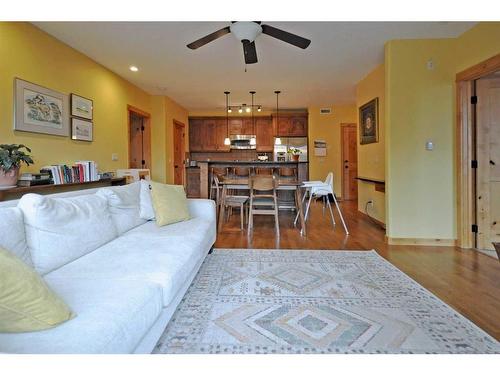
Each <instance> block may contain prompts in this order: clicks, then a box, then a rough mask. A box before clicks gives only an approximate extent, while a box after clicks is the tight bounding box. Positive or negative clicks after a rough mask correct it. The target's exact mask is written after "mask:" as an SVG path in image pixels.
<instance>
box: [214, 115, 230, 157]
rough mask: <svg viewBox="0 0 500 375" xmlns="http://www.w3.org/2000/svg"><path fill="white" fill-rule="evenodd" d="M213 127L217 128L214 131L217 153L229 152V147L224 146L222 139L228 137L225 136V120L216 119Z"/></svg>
mask: <svg viewBox="0 0 500 375" xmlns="http://www.w3.org/2000/svg"><path fill="white" fill-rule="evenodd" d="M215 125H216V128H217V131H216V134H217V135H216V136H217V139H216V143H217V151H226V152H228V151H230V149H231V148H230V146H229V145H225V144H224V139H225V138H226V137H227V136H228V134H227V124H226V119H217V120H215Z"/></svg>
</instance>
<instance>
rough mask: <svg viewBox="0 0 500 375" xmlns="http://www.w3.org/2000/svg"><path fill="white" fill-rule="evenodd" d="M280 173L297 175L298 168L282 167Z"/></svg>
mask: <svg viewBox="0 0 500 375" xmlns="http://www.w3.org/2000/svg"><path fill="white" fill-rule="evenodd" d="M278 174H279V176H280V177H297V168H290V167H280V169H279V170H278Z"/></svg>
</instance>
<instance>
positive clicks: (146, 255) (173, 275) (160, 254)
mask: <svg viewBox="0 0 500 375" xmlns="http://www.w3.org/2000/svg"><path fill="white" fill-rule="evenodd" d="M213 225H215V223H214V222H211V221H208V220H205V219H202V218H195V219H191V220H188V221H184V222H180V223H176V224H172V225H167V226H164V227H158V226H157V225H156V224H155V223H154V222H152V221H150V222H147V223H146V224H143V225H141V226H139V227H137V228H134V229H132V230H130V231H128V232H127V233H125V234H123V235H122V236H120V237H118V238H117V239H115V240H113V241H111V242H110V243H108V244H106V245H104V246H103V247H101V248H99V249H97V250H96V251H93V252H92V253H90V254H87V255H85V256H84V257H82V258H80V259H78V260H76V261H74V262H71V263H69V264H67V265H65V266H64V267H61V268H60V269H58V270H56V271H54V272H52V273H51V274H50V276H51V277H52V278H61V279H66V280H69V279H71V278H79V277H88V278H92V279H95V280H137V281H141V280H142V281H147V282H153V283H156V284H158V285H160V286H161V287H162V290H163V305H164V306H167V305H168V304H169V303H170V302H171V301H172V299H173V298H174V297H175V295H176V294H177V292H178V290H179V289H180V288H181V287H182V286H183V284H184V283H185V282H186V281H187V280H188V278H189V276H190V275H191V274H192V272H194V269H195V267H196V265H197V264H198V263H199V262H200V261H201V260H202V259H203V258H204V257H205V256H206V254H207V252H208V250H209V249H210V247H211V246H212V244H213V242H214V241H215V236H214V234H215V231H214V228H213ZM106 282H107V281H106ZM104 284H105V283H104Z"/></svg>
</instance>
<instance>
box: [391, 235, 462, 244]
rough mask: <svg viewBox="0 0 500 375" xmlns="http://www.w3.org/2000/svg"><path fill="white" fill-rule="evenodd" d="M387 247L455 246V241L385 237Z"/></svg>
mask: <svg viewBox="0 0 500 375" xmlns="http://www.w3.org/2000/svg"><path fill="white" fill-rule="evenodd" d="M385 239H386V242H387V243H388V244H389V245H413V246H457V240H455V239H448V238H394V237H387V236H386V237H385Z"/></svg>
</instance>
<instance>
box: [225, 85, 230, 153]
mask: <svg viewBox="0 0 500 375" xmlns="http://www.w3.org/2000/svg"><path fill="white" fill-rule="evenodd" d="M224 94H225V95H226V138H224V145H225V146H230V145H231V140H230V139H229V112H230V110H231V107H229V94H230V92H229V91H224Z"/></svg>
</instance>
